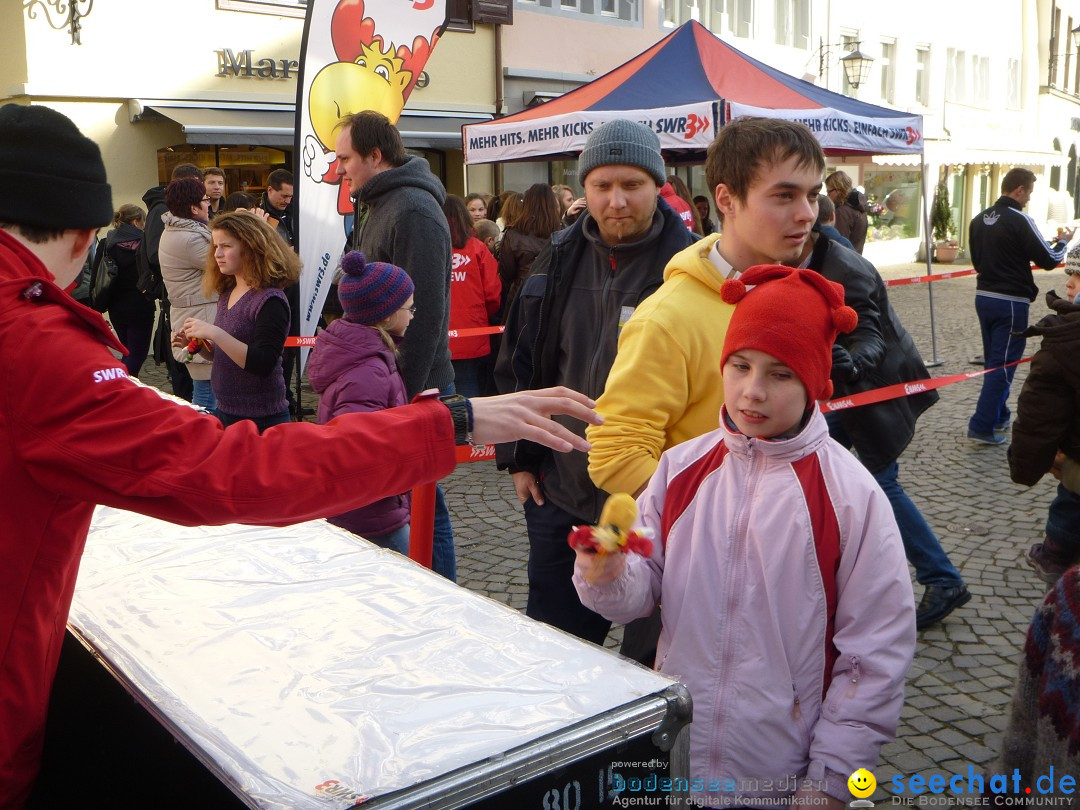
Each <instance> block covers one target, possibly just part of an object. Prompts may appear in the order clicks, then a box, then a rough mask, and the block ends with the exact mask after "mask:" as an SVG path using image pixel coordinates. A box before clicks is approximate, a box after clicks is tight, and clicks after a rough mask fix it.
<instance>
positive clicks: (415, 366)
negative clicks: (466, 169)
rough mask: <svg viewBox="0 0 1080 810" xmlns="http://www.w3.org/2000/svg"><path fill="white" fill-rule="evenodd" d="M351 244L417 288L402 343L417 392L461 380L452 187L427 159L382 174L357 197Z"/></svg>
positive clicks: (409, 386) (411, 391) (411, 390)
mask: <svg viewBox="0 0 1080 810" xmlns="http://www.w3.org/2000/svg"><path fill="white" fill-rule="evenodd" d="M355 199H356V220H355V224H354V226H353V235H352V239H351V244H350V246H349V249H350V250H359V251H360V252H361V253H363V254H364V256H365V257H366V258H367V260H368V261H369V262H390V263H391V264H396V265H397V266H398V267H400V268H401V269H402V270H404V271H405V272H406V273H408V274H409V277H410V278H411V279H412V280H413V284H414V285H415V287H416V290H415V292H414V293H413V300H414V303H415V304H416V317H415V318H414V319H413V321H412V323H411V324H409V331H408V332H407V333H406V334H405V340H404V341H403V342H402V344H401V376H402V377H403V378H404V379H405V390H406V392H407V394H408V396H409V397H410V398H412V397H414V396H416V395H417V394H419V393H420V392H421V391H424V390H426V389H428V388H439V389H442V388H445V387H446V386H448V385H449V384H450V383H451V382H453V381H454V367H453V366H452V365H450V343H449V336H448V332H449V330H450V259H451V256H452V255H453V250H452V248H451V247H450V226H449V225H447V224H446V215H445V214H444V213H443V210H442V204H443V202H444V201H445V200H446V189H444V188H443V184H442V183H441V182H440V181H439V178H437V177H436V176H435V175H434V174H432V173H431V169H430V168H428V164H427V161H425V160H424V159H423V158H418V157H412V156H410V157H408V158H407V159H406V161H405V162H404V163H403V164H401V165H400V166H397V167H395V168H393V169H388V170H387V171H383V172H379V173H378V174H376V175H375V176H374V177H372V178H371V179H370V180H368V181H367V182H366V183H364V185H363V187H362V188H361V189H360V191H359V192H357V194H356V195H355Z"/></svg>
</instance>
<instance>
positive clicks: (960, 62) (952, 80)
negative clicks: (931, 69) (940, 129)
mask: <svg viewBox="0 0 1080 810" xmlns="http://www.w3.org/2000/svg"><path fill="white" fill-rule="evenodd" d="M945 58H946V63H945V100H946V101H955V102H958V103H960V104H966V103H967V100H968V93H967V65H968V59H967V51H962V50H960V49H959V48H949V50H948V51H947V52H946V56H945Z"/></svg>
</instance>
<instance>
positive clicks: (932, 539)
mask: <svg viewBox="0 0 1080 810" xmlns="http://www.w3.org/2000/svg"><path fill="white" fill-rule="evenodd" d="M899 472H900V465H899V464H898V463H897V462H895V461H894V462H893V463H892V464H890V465H889V466H888V467H886V468H885V469H883V470H880V471H878V472H876V473H872V475H873V476H874V480H875V481H877V482H878V486H880V487H881V490H882V492H884V493H885V497H887V498H888V499H889V504H890V505H891V506H892V510H893V516H894V517H895V518H896V525H897V526H899V527H900V539H901V540H903V541H904V554H905V555H907V558H908V561H909V562H910V563H911V564H912V565H913V566H915V579H916V581H918V583H919V584H920V585H940V586H942V587H946V588H947V587H950V586H952V585H962V584H963V583H964V578H963V577H962V576H960V572H959V571H957V570H956V567H955V566H954V565H953V564H952V561H951V560H950V559H949V555H948V554H946V553H945V549H943V548H942V547H941V541H940V540H938V538H937V535H936V534H934V530H933V529H931V528H930V524H928V523H927V522H926V518H924V517H923V516H922V512H920V511H919V508H918V507H917V506H916V505H915V504H913V503H912V502H911V498H909V497H908V495H907V493H906V492H904V489H903V487H901V486H900V482H899V481H897V480H896V476H897V474H898V473H899Z"/></svg>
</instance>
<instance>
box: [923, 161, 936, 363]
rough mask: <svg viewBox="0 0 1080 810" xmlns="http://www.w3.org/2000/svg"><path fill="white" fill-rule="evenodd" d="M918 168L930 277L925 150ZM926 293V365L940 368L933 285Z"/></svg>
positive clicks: (931, 272) (932, 268) (929, 286)
mask: <svg viewBox="0 0 1080 810" xmlns="http://www.w3.org/2000/svg"><path fill="white" fill-rule="evenodd" d="M919 167H920V173H921V175H922V220H923V244H924V245H925V246H926V251H925V252H926V275H928V276H931V275H933V274H934V265H933V263H932V262H931V260H930V250H931V246H930V208H929V206H928V205H927V203H926V196H927V183H926V150H925V148H924V149H923V151H922V152H921V153H920V154H919ZM926 291H927V293H928V294H929V296H930V346H931V352H932V354H933V359H932V360H931V361H930V362H929V363H927V364H926V365H927V367H928V368H933V367H934V366H940V365H941V360H939V359H938V354H937V320H936V319H935V317H934V285H933V284H927V285H926Z"/></svg>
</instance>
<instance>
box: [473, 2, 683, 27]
mask: <svg viewBox="0 0 1080 810" xmlns="http://www.w3.org/2000/svg"><path fill="white" fill-rule="evenodd" d="M459 2H467V0H459ZM679 2H680V0H663V3H662V5H663V7H664V9H665V13H666V11H667V7H668V6H673V9H672V13H673V15H674V16H675V18H678V13H679V8H678V4H679ZM514 3H515V5H517V6H519V7H520V8H523V9H527V10H528V11H533V12H540V13H542V14H551V13H554V14H558V15H565V16H573V17H578V18H581V17H584V18H586V19H588V18H590V17H591V18H593V19H596V20H599V19H601V18H603V19H605V20H624V21H626V22H639V21H640V19H641V13H640V10H641V0H514ZM676 24H677V23H676Z"/></svg>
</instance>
